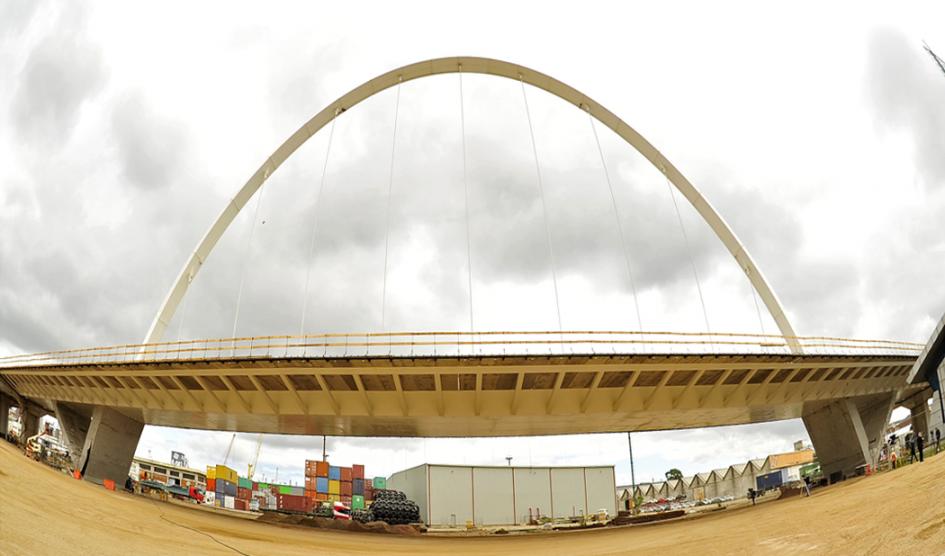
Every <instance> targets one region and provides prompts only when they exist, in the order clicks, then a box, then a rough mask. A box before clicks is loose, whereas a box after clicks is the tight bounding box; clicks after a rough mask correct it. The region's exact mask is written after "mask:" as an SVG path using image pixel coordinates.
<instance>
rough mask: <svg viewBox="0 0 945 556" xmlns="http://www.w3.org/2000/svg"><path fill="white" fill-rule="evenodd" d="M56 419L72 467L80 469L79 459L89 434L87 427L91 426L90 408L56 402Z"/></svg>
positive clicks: (91, 409) (91, 410) (91, 408)
mask: <svg viewBox="0 0 945 556" xmlns="http://www.w3.org/2000/svg"><path fill="white" fill-rule="evenodd" d="M55 408H56V419H57V420H58V421H59V429H60V430H61V431H62V440H63V442H65V444H66V446H68V447H69V458H70V459H72V467H73V468H75V469H79V468H80V461H79V460H80V459H81V456H82V448H83V447H84V446H85V439H86V437H87V436H88V434H89V426H90V425H91V424H92V412H93V410H94V408H93V407H92V406H88V405H83V404H70V403H64V402H56V403H55Z"/></svg>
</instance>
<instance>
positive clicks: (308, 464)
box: [305, 459, 318, 477]
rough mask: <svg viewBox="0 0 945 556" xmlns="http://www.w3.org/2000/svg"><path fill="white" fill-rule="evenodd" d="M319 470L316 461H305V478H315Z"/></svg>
mask: <svg viewBox="0 0 945 556" xmlns="http://www.w3.org/2000/svg"><path fill="white" fill-rule="evenodd" d="M317 470H318V462H317V461H315V460H311V459H307V460H305V476H306V477H314V476H315V474H316V472H317Z"/></svg>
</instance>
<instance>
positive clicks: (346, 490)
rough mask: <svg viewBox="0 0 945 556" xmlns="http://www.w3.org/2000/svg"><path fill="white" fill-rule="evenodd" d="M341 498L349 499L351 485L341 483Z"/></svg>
mask: <svg viewBox="0 0 945 556" xmlns="http://www.w3.org/2000/svg"><path fill="white" fill-rule="evenodd" d="M341 496H347V497H349V498H350V497H351V483H350V482H347V483H346V482H344V481H341Z"/></svg>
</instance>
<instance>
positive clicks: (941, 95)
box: [867, 29, 945, 188]
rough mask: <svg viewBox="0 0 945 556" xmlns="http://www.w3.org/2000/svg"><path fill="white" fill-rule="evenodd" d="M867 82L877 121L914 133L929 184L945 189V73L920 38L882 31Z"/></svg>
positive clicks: (873, 41)
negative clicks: (926, 50)
mask: <svg viewBox="0 0 945 556" xmlns="http://www.w3.org/2000/svg"><path fill="white" fill-rule="evenodd" d="M939 55H942V54H941V53H939ZM867 79H868V86H869V91H870V96H871V100H872V101H873V108H874V112H875V117H876V121H877V123H878V124H880V125H882V126H884V127H887V128H891V129H896V130H904V131H906V132H907V133H908V134H909V135H911V137H912V140H913V148H914V149H915V161H916V165H917V166H918V167H919V168H920V169H921V171H922V172H921V177H922V178H923V183H925V184H926V186H927V187H932V188H941V187H945V157H943V156H942V153H943V152H945V131H943V130H945V102H943V100H942V99H945V75H943V74H942V72H941V71H940V70H939V68H938V67H937V66H936V65H934V63H933V61H932V59H931V58H929V56H928V55H927V54H926V52H925V51H924V50H923V49H922V45H921V43H920V42H919V41H918V40H917V39H910V38H909V37H907V36H906V35H905V34H903V33H902V32H901V31H898V30H893V29H877V30H875V31H874V32H873V34H872V35H871V37H870V43H869V64H868V66H867Z"/></svg>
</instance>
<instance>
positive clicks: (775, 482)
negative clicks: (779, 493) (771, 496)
mask: <svg viewBox="0 0 945 556" xmlns="http://www.w3.org/2000/svg"><path fill="white" fill-rule="evenodd" d="M755 481H756V483H757V487H758V490H760V491H762V492H764V491H766V490H770V489H773V488H777V487H779V486H781V483H782V480H781V472H780V471H774V472H773V473H767V474H765V475H759V476H758V477H757V479H755Z"/></svg>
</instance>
